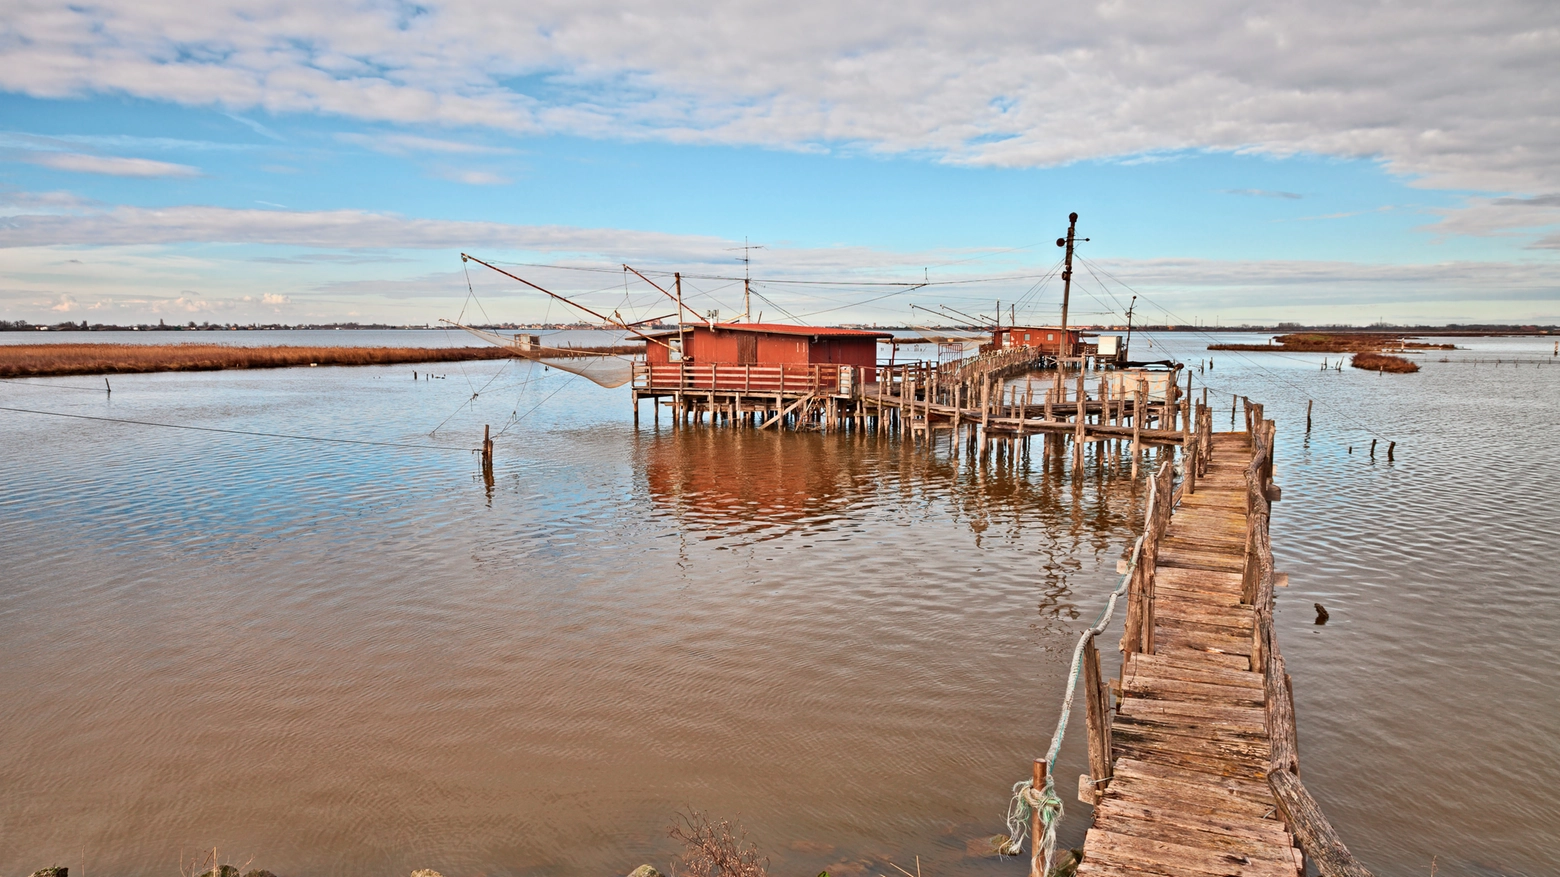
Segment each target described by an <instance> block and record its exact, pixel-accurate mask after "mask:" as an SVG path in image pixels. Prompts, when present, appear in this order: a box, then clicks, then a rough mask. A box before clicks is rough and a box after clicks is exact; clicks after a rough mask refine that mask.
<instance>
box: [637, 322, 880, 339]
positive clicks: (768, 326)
mask: <svg viewBox="0 0 1560 877" xmlns="http://www.w3.org/2000/svg"><path fill="white" fill-rule="evenodd" d="M708 328H710V327H709V325H707V324H705V323H689V324H688V325H687V326H686V327H684V331H688V330H692V329H708ZM714 328H715V330H716V331H718V332H760V333H765V334H770V335H808V336H814V337H818V338H892V337H894V333H892V332H880V331H878V330H876V329H835V328H830V327H828V326H792V325H789V324H787V323H716V324H715V327H714ZM676 334H677V330H676V329H672V330H670V331H667V332H652V333H650V337H651V338H663V337H666V336H669V335H676Z"/></svg>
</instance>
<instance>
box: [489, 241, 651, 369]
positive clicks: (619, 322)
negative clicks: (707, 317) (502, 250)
mask: <svg viewBox="0 0 1560 877" xmlns="http://www.w3.org/2000/svg"><path fill="white" fill-rule="evenodd" d="M460 258H461V261H463V262H464V261H466V260H467V259H470V260H471V261H473V262H476V263H477V264H478V265H481V266H482V267H484V268H491V269H493V270H494V271H497V272H498V273H500V274H502V275H504V276H505V277H508V278H509V279H510V280H518V281H519V282H521V283H524V284H525V285H526V286H529V287H531V288H532V289H534V290H536V291H537V292H543V293H546V294H547V295H550V296H552V297H553V298H555V299H557V300H559V301H561V302H563V303H564V304H566V305H568V306H570V307H573V308H579V309H580V310H582V311H584V312H585V313H587V314H590V315H591V316H593V317H595V318H596V319H598V320H601V321H602V322H604V323H611V324H612V325H614V326H617V327H618V328H620V329H624V330H627V331H629V332H632V333H634V334H635V335H638V336H639V337H640V338H643V339H645V340H646V341H654V342H655V343H656V344H659V345H661V346H662V347H668V346H669V345H668V344H667V343H666V342H665V341H662V340H660V339H659V338H651V337H650V336H649V335H646V334H645V333H643V332H641V331H639V330H638V329H635V328H634V327H632V326H630V325H629V324H627V323H625V322H623V321H622V320H616V319H613V318H612V317H609V316H607V315H606V314H602V313H598V312H596V311H593V310H591V309H590V308H588V307H585V306H584V305H582V304H580V303H579V302H576V301H571V300H569V299H568V298H566V297H564V296H561V295H559V294H558V293H556V292H553V291H552V290H550V289H545V288H543V287H540V286H537V285H536V284H534V283H532V282H531V281H529V280H526V279H525V278H524V277H520V276H518V275H515V274H510V273H509V272H508V271H505V270H504V269H502V268H500V267H498V266H497V265H493V264H490V263H488V262H484V261H482V260H481V259H478V258H477V257H476V256H469V255H467V254H465V253H461V254H460Z"/></svg>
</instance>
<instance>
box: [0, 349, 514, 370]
mask: <svg viewBox="0 0 1560 877" xmlns="http://www.w3.org/2000/svg"><path fill="white" fill-rule="evenodd" d="M509 355H510V354H509V353H508V351H505V350H503V349H502V348H498V347H235V346H232V345H226V344H201V343H189V344H72V343H52V344H5V345H0V378H42V377H63V376H67V375H121V374H145V373H149V372H170V371H224V370H227V369H257V368H293V367H298V366H304V367H308V366H319V365H402V364H412V363H426V362H459V361H466V360H474V359H504V358H506V357H508V356H509Z"/></svg>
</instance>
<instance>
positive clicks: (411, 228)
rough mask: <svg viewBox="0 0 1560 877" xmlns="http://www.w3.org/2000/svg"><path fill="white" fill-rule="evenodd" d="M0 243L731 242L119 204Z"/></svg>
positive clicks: (61, 218) (638, 247)
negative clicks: (154, 207) (121, 205)
mask: <svg viewBox="0 0 1560 877" xmlns="http://www.w3.org/2000/svg"><path fill="white" fill-rule="evenodd" d="M4 228H5V234H4V235H3V236H0V248H6V247H37V246H60V245H74V246H123V245H147V244H185V243H241V244H279V245H286V246H295V247H313V248H321V249H376V250H385V249H411V250H450V249H460V248H465V247H490V248H498V249H504V250H528V251H542V252H597V253H608V252H615V253H622V254H625V255H635V254H637V255H658V256H661V257H665V258H672V259H677V258H683V257H685V256H687V255H688V254H689V252H690V249H689V248H690V246H701V247H704V248H706V250H712V251H719V250H720V249H721V248H723V247H726V246H730V243H731V242H729V241H726V240H722V239H719V238H713V237H693V236H684V235H674V234H663V233H659V232H639V231H624V230H618V229H580V228H572V227H567V226H528V225H508V224H505V223H499V222H470V221H459V220H442V219H414V218H407V217H403V216H397V215H395V214H389V213H370V212H367V211H362V210H318V211H289V210H236V209H230V208H225V207H197V206H183V207H167V208H160V209H149V208H143V207H113V208H108V209H97V210H78V211H74V212H68V213H62V212H49V213H29V214H13V215H11V216H9V217H7V218H6V219H5V225H4Z"/></svg>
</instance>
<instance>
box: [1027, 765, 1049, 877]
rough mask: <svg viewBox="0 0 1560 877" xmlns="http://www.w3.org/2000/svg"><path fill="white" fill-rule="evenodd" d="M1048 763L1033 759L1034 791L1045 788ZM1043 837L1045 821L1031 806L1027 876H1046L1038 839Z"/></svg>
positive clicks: (1036, 809)
mask: <svg viewBox="0 0 1560 877" xmlns="http://www.w3.org/2000/svg"><path fill="white" fill-rule="evenodd" d="M1047 767H1048V765H1047V764H1046V763H1045V759H1044V758H1037V759H1035V772H1034V776H1033V777H1032V780H1033V782H1034V788H1035V791H1037V792H1039V791H1043V790H1044V789H1045V772H1046V768H1047ZM1043 837H1045V823H1044V822H1043V821H1041V819H1040V808H1039V807H1035V808H1033V811H1032V813H1031V814H1030V817H1029V852H1030V856H1029V877H1046V874H1045V873H1044V872H1045V851H1044V850H1042V849H1040V839H1041V838H1043Z"/></svg>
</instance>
